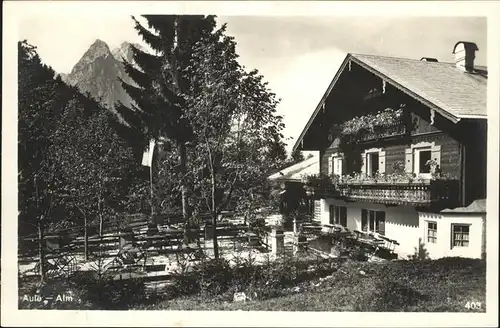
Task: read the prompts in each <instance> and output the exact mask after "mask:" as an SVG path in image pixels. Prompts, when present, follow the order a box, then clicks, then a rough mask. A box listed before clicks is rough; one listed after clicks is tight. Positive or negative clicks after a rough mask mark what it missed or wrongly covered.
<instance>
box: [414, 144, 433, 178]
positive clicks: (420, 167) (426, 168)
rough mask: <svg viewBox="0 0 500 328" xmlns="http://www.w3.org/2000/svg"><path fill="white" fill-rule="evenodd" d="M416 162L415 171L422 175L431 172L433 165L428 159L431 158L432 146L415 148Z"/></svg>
mask: <svg viewBox="0 0 500 328" xmlns="http://www.w3.org/2000/svg"><path fill="white" fill-rule="evenodd" d="M413 156H414V161H413V162H414V163H415V168H414V170H413V172H414V173H416V174H418V175H420V176H422V175H427V174H430V173H431V167H430V165H429V164H428V161H429V160H430V159H431V149H430V148H417V149H415V150H414V155H413Z"/></svg>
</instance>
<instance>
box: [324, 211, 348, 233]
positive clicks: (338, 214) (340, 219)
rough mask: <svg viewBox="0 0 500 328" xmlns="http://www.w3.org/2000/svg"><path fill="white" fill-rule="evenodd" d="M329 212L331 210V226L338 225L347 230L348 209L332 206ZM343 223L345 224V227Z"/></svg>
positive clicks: (329, 218)
mask: <svg viewBox="0 0 500 328" xmlns="http://www.w3.org/2000/svg"><path fill="white" fill-rule="evenodd" d="M328 210H329V213H328V215H329V217H328V222H329V224H332V225H333V224H337V225H341V226H343V227H345V228H347V207H346V206H343V205H330V206H329V209H328ZM332 219H333V220H332ZM332 221H333V222H332ZM342 223H345V225H344V224H342Z"/></svg>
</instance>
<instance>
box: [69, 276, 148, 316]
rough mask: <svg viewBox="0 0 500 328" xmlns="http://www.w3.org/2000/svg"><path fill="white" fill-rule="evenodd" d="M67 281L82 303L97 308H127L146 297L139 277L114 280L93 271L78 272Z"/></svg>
mask: <svg viewBox="0 0 500 328" xmlns="http://www.w3.org/2000/svg"><path fill="white" fill-rule="evenodd" d="M69 283H70V284H71V285H72V287H73V288H74V289H75V290H76V292H77V294H78V295H79V297H80V299H81V300H82V302H83V303H84V304H88V305H89V306H91V307H93V308H98V309H107V310H121V309H128V308H130V307H133V306H134V305H136V304H140V303H141V302H143V301H144V300H145V298H146V290H145V286H144V283H143V282H142V281H141V280H140V279H127V280H114V279H112V277H110V276H99V275H97V274H96V273H94V272H79V273H77V274H75V275H73V276H72V277H71V278H70V279H69Z"/></svg>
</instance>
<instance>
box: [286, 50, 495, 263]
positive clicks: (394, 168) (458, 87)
mask: <svg viewBox="0 0 500 328" xmlns="http://www.w3.org/2000/svg"><path fill="white" fill-rule="evenodd" d="M450 50H453V52H452V53H453V54H454V56H455V63H444V62H438V61H437V60H436V59H434V58H422V59H420V60H416V59H406V58H392V57H383V56H374V55H362V54H348V55H347V56H346V58H345V59H344V61H343V63H342V65H341V67H340V69H339V71H338V72H337V73H336V75H335V77H334V78H333V80H332V82H331V83H330V85H329V86H328V89H327V90H326V92H325V94H324V96H323V98H322V99H321V101H320V103H319V104H318V106H317V108H316V110H315V111H314V113H313V114H312V116H311V118H310V119H309V121H308V122H307V124H306V126H305V128H304V129H303V131H302V133H301V135H300V137H299V138H298V140H297V143H296V144H295V146H294V150H296V149H300V150H306V151H319V156H320V161H319V162H320V164H319V166H320V168H319V169H320V174H321V176H320V177H314V178H315V180H316V181H317V180H318V179H319V178H321V179H323V180H325V179H326V180H327V187H325V184H324V183H321V184H316V185H311V183H309V187H308V188H312V190H313V192H312V194H313V195H314V197H315V199H316V201H315V206H316V207H319V209H318V208H316V209H315V213H317V215H318V216H319V217H318V218H317V219H319V220H320V221H321V223H323V224H337V225H342V226H344V227H345V228H347V229H348V230H349V231H351V232H356V234H358V236H359V235H361V236H366V237H367V239H372V240H373V239H375V240H379V241H386V244H385V245H387V244H388V243H389V244H391V245H392V251H393V252H394V253H395V254H396V255H397V256H398V257H399V258H408V256H412V255H415V254H417V253H418V254H424V257H426V258H439V257H445V256H463V257H473V258H480V257H481V256H484V250H485V217H486V214H485V206H486V205H485V204H486V201H485V199H486V163H487V159H486V147H487V139H486V138H487V137H486V129H487V120H486V112H487V110H486V102H487V96H486V89H487V88H486V86H487V70H486V68H485V67H479V66H475V65H474V58H475V52H476V51H478V50H479V49H478V47H477V45H476V44H475V43H472V42H462V41H461V42H458V43H457V44H456V45H455V46H454V47H453V49H450ZM309 194H311V192H310V190H309ZM368 237H370V238H368ZM382 247H384V246H382ZM386 247H389V246H386Z"/></svg>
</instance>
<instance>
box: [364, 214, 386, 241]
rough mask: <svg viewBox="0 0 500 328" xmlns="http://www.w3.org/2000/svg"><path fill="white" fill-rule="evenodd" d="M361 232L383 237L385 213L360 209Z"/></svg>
mask: <svg viewBox="0 0 500 328" xmlns="http://www.w3.org/2000/svg"><path fill="white" fill-rule="evenodd" d="M361 230H363V231H366V232H368V231H371V232H376V233H379V234H381V235H385V212H383V211H372V210H365V209H362V210H361Z"/></svg>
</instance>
